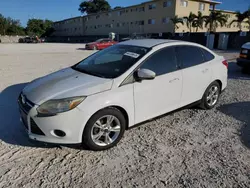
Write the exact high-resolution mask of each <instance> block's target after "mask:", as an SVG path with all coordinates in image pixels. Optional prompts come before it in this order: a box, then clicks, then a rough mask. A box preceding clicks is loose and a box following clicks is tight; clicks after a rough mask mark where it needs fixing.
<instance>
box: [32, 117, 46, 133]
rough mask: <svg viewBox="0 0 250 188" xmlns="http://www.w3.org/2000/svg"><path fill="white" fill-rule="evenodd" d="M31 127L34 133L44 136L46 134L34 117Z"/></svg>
mask: <svg viewBox="0 0 250 188" xmlns="http://www.w3.org/2000/svg"><path fill="white" fill-rule="evenodd" d="M30 129H31V130H30V131H31V133H33V134H37V135H43V136H44V135H45V134H44V133H43V131H42V130H41V129H40V128H39V127H38V126H37V124H36V122H35V121H34V120H33V119H32V118H30Z"/></svg>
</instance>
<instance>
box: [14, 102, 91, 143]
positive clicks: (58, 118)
mask: <svg viewBox="0 0 250 188" xmlns="http://www.w3.org/2000/svg"><path fill="white" fill-rule="evenodd" d="M18 103H19V111H20V115H21V118H20V119H21V122H22V123H23V124H24V128H25V129H26V132H27V133H28V135H29V138H30V139H32V140H35V141H40V142H45V143H55V144H79V143H81V142H82V133H83V129H84V126H85V124H86V121H85V117H84V115H83V114H82V112H81V111H80V110H79V109H78V108H75V109H73V110H71V111H69V112H65V113H61V114H58V115H55V116H50V117H39V116H38V113H37V111H36V108H37V107H38V106H37V105H34V106H33V107H32V108H31V109H30V110H29V111H28V112H27V111H25V109H23V107H22V105H20V102H18ZM55 130H60V131H63V132H64V133H65V136H63V137H60V136H57V135H56V134H55V132H54V131H55Z"/></svg>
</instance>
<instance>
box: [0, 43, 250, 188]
mask: <svg viewBox="0 0 250 188" xmlns="http://www.w3.org/2000/svg"><path fill="white" fill-rule="evenodd" d="M91 53H93V51H86V50H84V45H83V44H0V187H39V186H40V187H211V188H215V187H250V75H245V74H242V73H241V70H240V68H239V67H238V66H237V65H236V64H235V60H234V59H235V58H236V57H237V55H238V54H237V52H222V51H218V53H220V54H221V55H224V56H225V57H226V58H227V59H228V60H229V62H230V63H229V80H228V88H227V90H226V91H225V92H224V93H223V94H222V96H221V99H220V102H219V104H218V105H217V107H216V108H215V109H213V110H210V111H204V110H200V109H198V108H185V109H182V110H177V111H176V112H174V113H170V114H168V115H164V116H161V117H159V118H156V119H154V120H151V121H148V122H146V123H144V124H141V125H140V126H136V127H135V128H132V129H130V130H128V131H127V132H126V133H125V135H124V138H123V139H122V140H121V142H120V143H119V144H118V146H117V147H115V148H112V149H110V150H107V151H102V152H93V151H88V150H84V149H81V148H79V147H75V146H74V147H73V146H72V147H66V146H64V147H58V146H50V145H43V144H37V143H32V142H30V141H29V140H28V137H27V135H26V133H25V130H24V128H23V126H22V125H21V123H20V122H19V112H18V106H17V97H18V95H19V93H20V91H21V90H22V88H23V87H24V86H25V85H26V84H27V83H28V82H30V81H31V80H33V79H35V78H37V77H41V76H43V75H46V74H48V73H51V72H54V71H56V70H59V69H61V68H64V67H68V66H70V65H73V64H76V63H77V62H78V61H80V60H81V59H83V58H84V57H86V56H88V55H89V54H91ZM69 126H70V125H69Z"/></svg>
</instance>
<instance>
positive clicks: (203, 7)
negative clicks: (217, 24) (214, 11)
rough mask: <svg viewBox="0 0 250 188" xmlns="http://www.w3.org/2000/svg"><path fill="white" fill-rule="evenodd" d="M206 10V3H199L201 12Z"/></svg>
mask: <svg viewBox="0 0 250 188" xmlns="http://www.w3.org/2000/svg"><path fill="white" fill-rule="evenodd" d="M204 10H205V3H199V11H204Z"/></svg>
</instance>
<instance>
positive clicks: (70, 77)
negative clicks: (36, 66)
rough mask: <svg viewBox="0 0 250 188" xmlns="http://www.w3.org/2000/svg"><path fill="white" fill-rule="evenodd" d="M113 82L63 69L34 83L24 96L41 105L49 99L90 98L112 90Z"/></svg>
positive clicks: (70, 69)
mask: <svg viewBox="0 0 250 188" xmlns="http://www.w3.org/2000/svg"><path fill="white" fill-rule="evenodd" d="M112 83H113V80H111V79H105V78H99V77H96V76H91V75H88V74H84V73H81V72H78V71H75V70H73V69H72V68H66V69H62V70H60V71H57V72H55V73H52V74H49V75H47V76H44V77H41V78H38V79H36V80H34V81H32V82H31V83H30V84H28V85H27V86H26V87H25V88H24V89H23V94H24V95H25V96H26V97H27V98H28V99H29V100H30V101H31V102H33V103H35V104H41V103H43V102H45V101H47V100H49V99H60V98H67V97H75V96H89V95H93V94H96V93H100V92H103V91H106V90H110V89H111V87H112Z"/></svg>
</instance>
